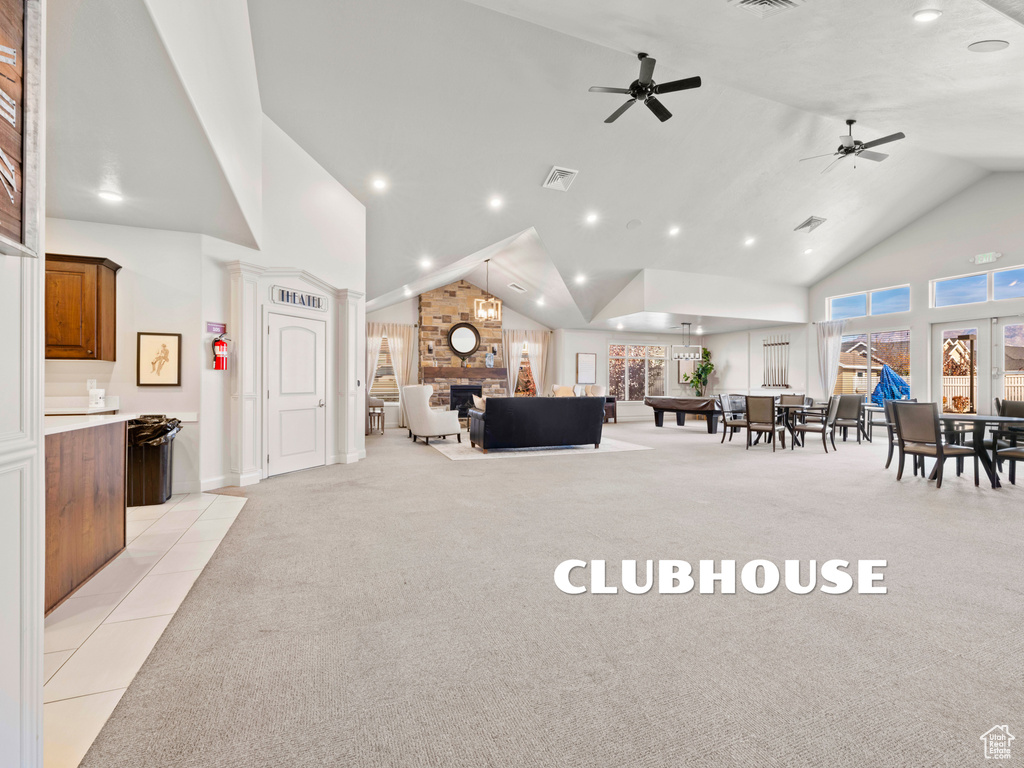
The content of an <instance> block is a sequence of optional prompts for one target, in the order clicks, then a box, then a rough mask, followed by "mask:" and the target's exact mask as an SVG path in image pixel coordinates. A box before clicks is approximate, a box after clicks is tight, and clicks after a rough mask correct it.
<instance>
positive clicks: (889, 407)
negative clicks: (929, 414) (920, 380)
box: [875, 397, 917, 473]
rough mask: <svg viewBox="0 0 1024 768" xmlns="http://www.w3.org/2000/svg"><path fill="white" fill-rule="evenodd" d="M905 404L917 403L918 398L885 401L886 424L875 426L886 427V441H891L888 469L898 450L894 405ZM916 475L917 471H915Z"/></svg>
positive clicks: (886, 462) (887, 457)
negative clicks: (894, 453)
mask: <svg viewBox="0 0 1024 768" xmlns="http://www.w3.org/2000/svg"><path fill="white" fill-rule="evenodd" d="M898 402H903V403H916V402H917V398H916V397H914V398H911V399H908V400H888V399H887V400H883V401H882V407H883V408H884V409H885V424H876V425H875V426H884V427H885V434H886V439H888V441H889V455H888V456H886V458H885V468H886V469H888V468H889V465H890V464H892V455H893V452H894V451H895V449H896V417H895V416H894V415H893V413H894V411H893V404H894V403H898ZM915 473H916V470H915Z"/></svg>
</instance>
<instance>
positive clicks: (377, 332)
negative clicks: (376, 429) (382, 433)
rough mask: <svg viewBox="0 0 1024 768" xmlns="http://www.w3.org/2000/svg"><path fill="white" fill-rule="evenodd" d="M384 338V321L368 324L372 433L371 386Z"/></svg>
mask: <svg viewBox="0 0 1024 768" xmlns="http://www.w3.org/2000/svg"><path fill="white" fill-rule="evenodd" d="M383 339H384V323H367V324H366V397H364V398H363V400H364V401H365V402H366V408H365V409H364V410H365V411H366V413H365V414H364V417H365V419H366V432H365V434H367V435H368V434H370V388H371V387H372V386H373V377H374V376H376V375H377V358H378V357H380V347H381V343H382V341H383Z"/></svg>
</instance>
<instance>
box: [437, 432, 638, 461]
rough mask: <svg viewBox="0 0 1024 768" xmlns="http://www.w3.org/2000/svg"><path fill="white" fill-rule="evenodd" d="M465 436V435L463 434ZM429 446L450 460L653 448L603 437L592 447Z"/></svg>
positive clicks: (466, 442) (439, 443)
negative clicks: (483, 448)
mask: <svg viewBox="0 0 1024 768" xmlns="http://www.w3.org/2000/svg"><path fill="white" fill-rule="evenodd" d="M463 437H465V435H464V436H463ZM430 447H431V448H434V449H436V450H437V451H438V452H439V453H442V454H444V455H445V456H447V457H448V458H449V459H451V460H452V461H472V460H474V459H521V458H523V457H524V456H568V455H570V454H577V455H580V456H594V455H595V454H602V453H622V452H623V451H651V450H654V449H653V448H651V447H650V446H647V445H637V444H636V443H627V442H626V441H624V440H612V439H610V438H607V437H606V438H604V439H602V440H601V446H600V447H599V448H594V446H593V445H564V446H561V447H559V448H500V449H491V450H489V451H488V452H487V453H484V452H483V451H482V450H480V449H479V448H473V447H472V446H471V445H470V444H469V440H468V439H466V440H463V441H462V442H461V443H457V442H454V441H451V440H437V441H433V442H431V443H430Z"/></svg>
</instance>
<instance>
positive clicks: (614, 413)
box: [604, 396, 619, 424]
mask: <svg viewBox="0 0 1024 768" xmlns="http://www.w3.org/2000/svg"><path fill="white" fill-rule="evenodd" d="M609 420H614V421H615V423H616V424H618V423H619V401H618V400H616V399H615V398H614V397H610V396H608V397H605V399H604V423H605V424H607V423H608V421H609Z"/></svg>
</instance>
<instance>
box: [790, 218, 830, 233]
mask: <svg viewBox="0 0 1024 768" xmlns="http://www.w3.org/2000/svg"><path fill="white" fill-rule="evenodd" d="M824 223H825V219H823V218H821V216H808V217H807V219H806V220H805V221H804V222H803V223H801V224H799V225H798V226H796V227H795V228H794V229H793V231H794V232H799V231H800V230H803V231H804V232H813V231H814V230H816V229H817V228H818V227H820V226H821V225H822V224H824Z"/></svg>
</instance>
